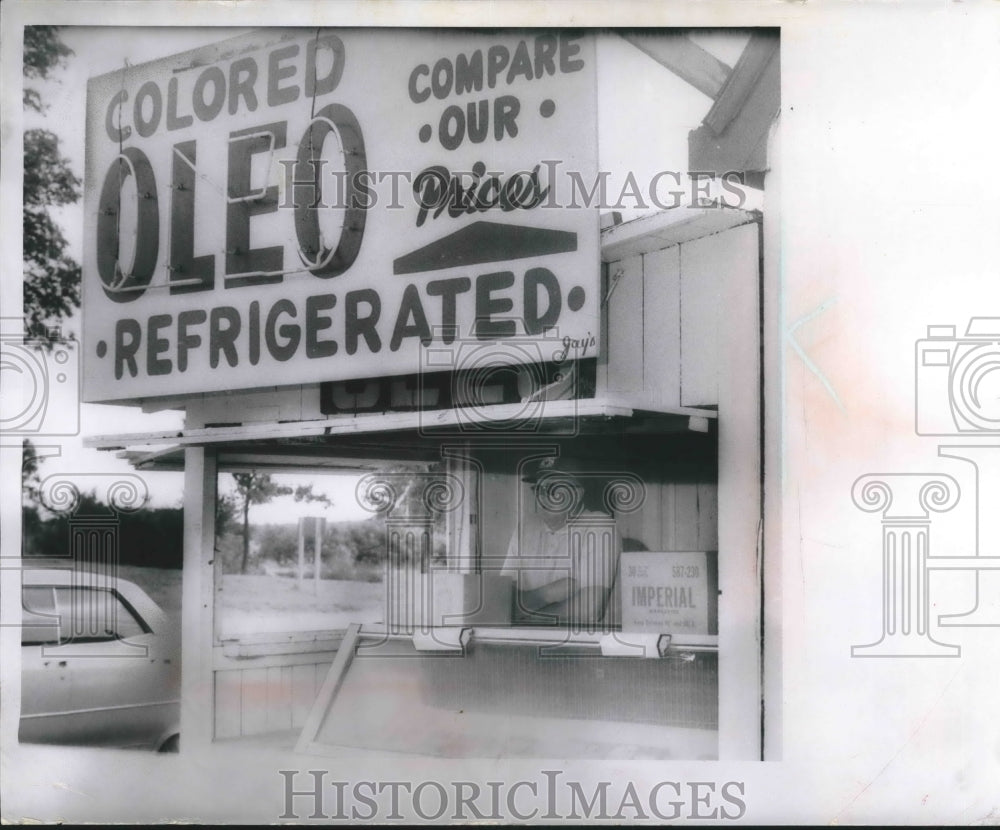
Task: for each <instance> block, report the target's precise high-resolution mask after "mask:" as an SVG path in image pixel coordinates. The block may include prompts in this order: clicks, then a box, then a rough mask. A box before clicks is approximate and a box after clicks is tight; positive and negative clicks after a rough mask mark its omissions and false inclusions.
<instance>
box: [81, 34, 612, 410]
mask: <svg viewBox="0 0 1000 830" xmlns="http://www.w3.org/2000/svg"><path fill="white" fill-rule="evenodd" d="M595 78H596V75H595V67H594V44H593V41H592V39H591V38H590V37H587V36H581V35H577V34H573V33H538V34H536V33H530V34H526V33H500V34H479V33H471V34H470V33H458V32H454V33H452V32H420V31H412V32H399V31H393V32H390V31H360V30H320V31H318V32H317V31H316V30H309V31H306V30H271V31H262V32H258V33H255V34H253V35H250V36H246V37H241V38H237V39H234V40H229V41H226V42H223V43H220V44H217V45H215V46H213V47H210V48H206V49H199V50H196V51H192V52H188V53H185V54H181V55H176V56H174V57H171V58H167V59H163V60H158V61H154V62H151V63H148V64H144V65H140V66H125V67H123V68H122V69H121V70H120V71H115V72H112V73H109V74H107V75H103V76H101V77H98V78H94V79H92V80H91V81H90V83H89V85H88V91H87V95H88V98H87V113H88V116H87V169H86V199H85V211H86V226H85V239H84V245H85V251H84V343H83V347H84V352H85V378H86V383H85V397H86V399H87V400H90V401H108V400H127V399H135V398H147V397H154V396H161V395H171V396H174V395H183V394H189V393H202V392H215V391H222V390H232V389H246V388H253V387H260V386H277V385H287V384H300V383H315V382H319V381H329V380H346V379H351V378H361V377H374V376H388V375H396V374H408V373H412V372H417V371H420V370H421V368H422V354H421V350H423V349H426V348H428V347H429V346H431V345H435V346H436V347H440V346H442V345H443V346H448V345H449V344H457V345H459V346H460V345H461V342H462V341H464V340H470V339H471V340H473V341H477V342H484V341H491V342H496V343H497V344H498V357H499V359H502V360H509V361H511V362H519V361H533V360H550V359H553V357H554V356H557V355H558V356H568V357H572V356H573V355H572V354H569V355H566V354H565V353H566V346H565V344H566V343H572V342H574V341H579V342H581V343H588V344H591V345H590V346H589V349H590V353H591V354H592V353H593V344H594V342H595V338H596V337H598V336H599V332H600V325H599V307H600V298H599V296H598V295H599V286H600V278H599V251H598V245H599V219H598V215H597V208H596V207H594V206H586V205H580V204H574V201H576V200H574V198H572V196H573V194H579V193H585V192H586V189H587V188H588V186H589V185H590V183H592V182H594V181H595V180H596V178H597V169H596V168H597V161H596V155H597V153H596V119H595V104H596V102H595V94H596V89H595V86H596V84H595ZM504 341H509V342H511V343H513V342H519V343H521V342H524V341H528V342H532V341H538V342H539V344H541V345H540V346H539V347H538V348H509V349H504V348H502V345H503V343H504ZM545 344H550V345H545ZM546 348H548V349H549V351H551V352H552V354H548V353H547V352H546V351H545V349H546ZM439 368H440V367H439Z"/></svg>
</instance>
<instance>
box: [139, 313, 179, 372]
mask: <svg viewBox="0 0 1000 830" xmlns="http://www.w3.org/2000/svg"><path fill="white" fill-rule="evenodd" d="M173 321H174V317H173V315H172V314H154V315H153V316H152V317H150V318H149V322H148V324H147V326H148V328H147V331H146V335H147V336H146V374H147V375H149V376H150V377H153V376H154V375H169V374H170V370H171V369H173V364H172V363H171V362H170V358H168V357H160V355H161V354H163V353H164V352H165V351H167V349H169V348H170V341H169V340H167V338H166V337H160V336H159V335H160V330H161V329H165V328H166V327H167V326H169V325H170V324H171V323H172V322H173Z"/></svg>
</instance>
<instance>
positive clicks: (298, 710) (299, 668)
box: [215, 655, 333, 739]
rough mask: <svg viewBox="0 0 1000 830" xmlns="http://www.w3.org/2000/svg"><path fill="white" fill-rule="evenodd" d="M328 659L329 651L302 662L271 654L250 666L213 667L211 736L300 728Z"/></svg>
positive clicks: (329, 658)
mask: <svg viewBox="0 0 1000 830" xmlns="http://www.w3.org/2000/svg"><path fill="white" fill-rule="evenodd" d="M300 659H308V658H306V657H305V655H303V656H301V657H300ZM276 662H277V663H281V664H280V665H273V663H276ZM332 662H333V660H332V656H331V655H324V659H323V661H322V662H304V663H296V662H294V659H293V660H292V661H290V660H288V659H287V658H286V659H285V660H281V659H280V658H277V656H276V657H273V658H270V659H269V658H259V659H255V660H254V661H253V663H254V664H255V665H254V667H252V668H245V669H227V670H223V671H216V672H215V737H216V738H217V739H225V738H238V737H241V736H245V735H261V734H265V733H268V732H284V731H288V730H291V729H300V728H301V727H302V726H303V725H304V724H305V721H306V716H307V715H308V714H309V709H310V708H311V707H312V705H313V702H314V701H315V700H316V695H317V694H318V693H319V687H320V686H321V685H322V683H323V679H324V678H325V677H326V675H327V672H328V671H329V670H330V665H331V664H332ZM261 663H263V664H264V665H260V664H261ZM268 664H271V665H268Z"/></svg>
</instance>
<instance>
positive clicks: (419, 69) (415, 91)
mask: <svg viewBox="0 0 1000 830" xmlns="http://www.w3.org/2000/svg"><path fill="white" fill-rule="evenodd" d="M430 73H431V70H430V67H429V66H427V64H426V63H421V64H418V65H417V66H415V67H413V71H412V72H411V73H410V85H409V91H410V100H411V101H413V103H414V104H422V103H423V102H424V101H426V100H427V99H428V98H430V97H431V90H430V87H429V86H425V87H424V88H423V89H419V88H418V87H417V84H418V82H419V79H420V78H421V77H422V76H424V75H430ZM109 112H110V110H109Z"/></svg>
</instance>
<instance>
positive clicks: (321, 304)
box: [306, 294, 337, 358]
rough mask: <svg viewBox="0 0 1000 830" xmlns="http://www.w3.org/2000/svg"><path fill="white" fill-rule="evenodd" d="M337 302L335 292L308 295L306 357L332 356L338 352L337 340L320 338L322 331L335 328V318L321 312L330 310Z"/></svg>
mask: <svg viewBox="0 0 1000 830" xmlns="http://www.w3.org/2000/svg"><path fill="white" fill-rule="evenodd" d="M336 304H337V297H336V295H334V294H317V295H315V296H313V297H306V357H309V358H315V357H331V356H333V355H335V354H336V353H337V343H336V341H334V340H320V339H319V333H320V332H321V331H325V330H326V329H331V328H333V320H331V319H330V318H329V317H327V316H325V315H323V314H321V313H320V312H323V311H329V310H330V309H331V308H333V307H334V306H335V305H336Z"/></svg>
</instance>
